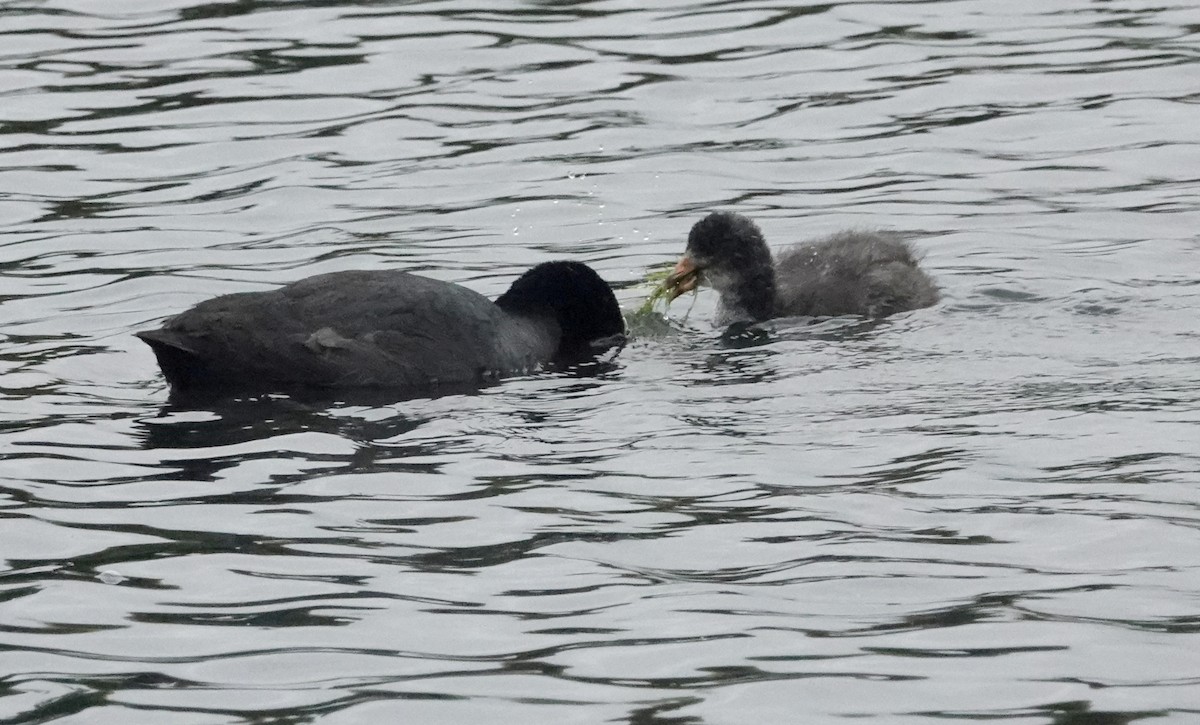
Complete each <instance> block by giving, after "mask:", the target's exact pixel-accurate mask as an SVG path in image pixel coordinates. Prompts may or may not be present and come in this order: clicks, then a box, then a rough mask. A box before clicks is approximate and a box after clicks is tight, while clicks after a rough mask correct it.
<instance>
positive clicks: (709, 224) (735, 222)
mask: <svg viewBox="0 0 1200 725" xmlns="http://www.w3.org/2000/svg"><path fill="white" fill-rule="evenodd" d="M699 283H706V284H708V285H710V286H712V287H713V288H714V289H716V290H717V292H718V294H720V297H721V299H720V310H719V312H718V322H719V323H720V324H728V323H732V322H738V321H752V322H757V321H761V320H767V319H770V318H772V317H788V316H793V315H796V316H798V315H809V316H814V317H818V316H833V315H864V316H867V317H884V316H886V315H890V314H892V313H895V312H902V311H905V310H914V309H917V308H920V307H928V306H930V305H932V304H934V303H936V302H937V301H938V298H939V294H938V289H937V285H935V284H934V282H933V280H932V279H930V277H929V275H927V274H926V273H925V272H924V271H923V270H922V269H921V268H920V267H919V266H918V265H917V258H916V255H915V254H914V253H913V251H912V248H911V247H909V245H908V243H907V242H905V241H904V240H903V239H901V238H900V237H898V236H896V235H894V234H889V233H886V232H877V231H847V232H840V233H838V234H835V235H833V236H832V237H828V238H826V239H823V240H819V241H816V242H808V243H804V244H799V245H797V246H795V247H792V248H790V249H787V250H784V251H782V252H781V253H780V254H779V259H778V261H774V260H772V257H771V251H770V250H769V249H768V248H767V244H766V242H765V241H764V240H763V235H762V232H761V231H760V230H759V228H758V225H756V224H755V223H754V222H752V221H750V220H749V219H747V218H746V217H744V216H742V215H741V214H734V213H731V212H713V213H712V214H709V215H708V216H706V217H705V218H703V219H701V220H700V221H698V222H696V224H695V225H694V226H693V227H692V230H691V232H690V233H689V234H688V241H687V250H686V251H685V253H684V255H683V257H682V258H680V260H679V263H678V264H677V265H676V266H675V272H674V273H673V274H672V275H671V276H670V277H669V278H668V279H667V282H666V284H667V286H668V295H669V297H670V298H671V299H675V298H676V297H678V296H679V295H681V294H683V293H684V292H688V291H690V290H692V289H694V288H695V287H696V285H697V284H699Z"/></svg>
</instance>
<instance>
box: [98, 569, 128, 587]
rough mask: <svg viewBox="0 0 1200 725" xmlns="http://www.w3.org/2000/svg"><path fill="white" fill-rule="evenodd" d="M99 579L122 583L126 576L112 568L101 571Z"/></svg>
mask: <svg viewBox="0 0 1200 725" xmlns="http://www.w3.org/2000/svg"><path fill="white" fill-rule="evenodd" d="M99 579H100V581H102V582H104V583H105V584H120V583H121V582H123V581H125V577H123V576H121V575H120V574H119V573H117V572H115V571H113V570H111V569H106V570H105V571H102V572H100V575H99Z"/></svg>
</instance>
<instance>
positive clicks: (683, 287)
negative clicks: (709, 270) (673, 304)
mask: <svg viewBox="0 0 1200 725" xmlns="http://www.w3.org/2000/svg"><path fill="white" fill-rule="evenodd" d="M699 279H700V270H699V269H698V268H697V267H696V262H695V261H694V260H693V259H692V258H691V257H690V256H688V255H686V254H685V255H684V256H682V257H680V258H679V262H678V263H676V264H675V271H674V272H672V273H671V276H670V277H667V281H666V282H664V283H663V284H664V285H665V286H666V288H667V300H668V301H671V300H673V299H675V298H676V297H678V296H679V295H681V294H683V293H684V292H691V291H692V290H694V289H696V283H697V282H698V281H699Z"/></svg>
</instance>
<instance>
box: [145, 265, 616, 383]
mask: <svg viewBox="0 0 1200 725" xmlns="http://www.w3.org/2000/svg"><path fill="white" fill-rule="evenodd" d="M624 329H625V323H624V320H623V318H622V316H621V310H620V308H619V307H618V305H617V300H616V298H615V297H614V296H613V292H612V289H610V288H609V286H608V284H607V283H605V282H604V280H602V279H600V276H599V275H597V274H596V272H595V271H593V270H592V269H591V268H590V267H588V266H587V265H585V264H581V263H579V262H547V263H545V264H539V265H538V266H536V267H534V268H533V269H531V270H529V271H528V272H526V273H525V274H524V275H522V276H521V277H520V278H519V279H517V280H516V281H515V282H513V284H512V286H511V287H510V288H509V289H508V291H507V292H505V293H504V294H503V295H501V296H500V297H499V298H498V299H497V300H496V302H495V303H494V304H493V303H492V302H490V301H489V300H488V299H487V298H486V297H484V296H482V295H480V294H479V293H477V292H473V291H472V290H469V289H467V288H465V287H460V286H458V285H455V284H451V283H449V282H441V281H438V280H434V279H429V278H427V277H418V276H416V275H413V274H408V273H407V272H394V271H356V272H332V273H330V274H322V275H317V276H315V277H309V278H307V279H302V280H300V281H298V282H293V283H291V284H289V285H286V286H284V287H281V288H279V289H276V290H271V291H269V292H241V293H236V294H229V295H223V296H221V297H216V298H214V299H211V300H207V301H205V302H201V303H200V304H198V305H196V306H195V307H193V308H191V309H190V310H187V311H186V312H184V313H182V314H180V315H178V316H176V317H173V318H171V319H169V320H167V322H166V323H165V324H164V325H163V327H162V328H161V329H158V330H148V331H146V332H139V333H137V336H138V337H140V338H141V339H142V340H144V341H145V342H146V343H147V344H148V345H150V347H151V348H152V349H153V350H154V354H155V356H156V357H157V358H158V364H159V367H161V368H162V371H163V375H164V376H166V378H167V381H168V382H169V383H170V384H171V387H172V389H173V390H175V391H176V392H180V391H188V390H194V389H210V390H211V389H218V390H220V389H243V390H244V389H259V390H264V389H273V388H281V387H294V386H318V387H397V388H401V387H424V386H429V385H436V384H439V383H483V382H487V381H490V380H493V379H495V378H497V377H500V376H502V375H505V374H508V373H514V372H521V371H525V370H530V369H532V368H534V367H536V366H537V365H539V364H542V363H550V362H570V361H577V360H581V359H585V358H586V357H588V356H591V355H593V354H595V353H596V352H599V351H602V350H603V349H605V348H607V347H610V346H611V345H613V344H616V343H618V342H619V341H620V339H621V337H620V336H621V335H622V333H623V332H624Z"/></svg>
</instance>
